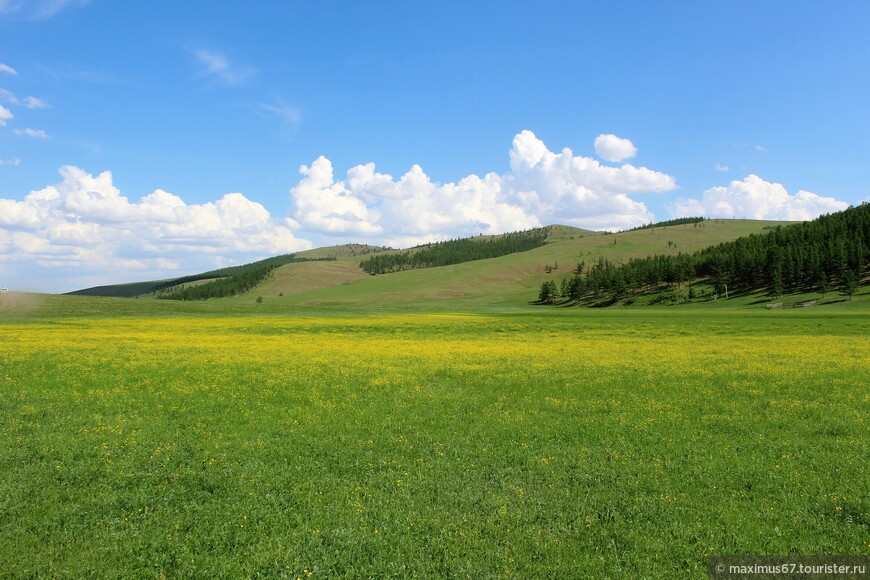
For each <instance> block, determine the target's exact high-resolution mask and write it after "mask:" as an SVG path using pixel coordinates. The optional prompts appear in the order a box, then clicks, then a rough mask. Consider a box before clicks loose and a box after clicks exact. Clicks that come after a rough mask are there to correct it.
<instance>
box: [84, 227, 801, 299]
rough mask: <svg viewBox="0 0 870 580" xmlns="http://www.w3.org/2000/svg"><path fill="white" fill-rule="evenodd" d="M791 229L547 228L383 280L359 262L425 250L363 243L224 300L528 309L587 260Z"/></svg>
mask: <svg viewBox="0 0 870 580" xmlns="http://www.w3.org/2000/svg"><path fill="white" fill-rule="evenodd" d="M788 223H790V222H770V221H757V220H725V219H717V220H706V221H703V222H701V223H688V224H680V225H669V226H658V227H657V226H653V227H646V228H643V229H636V230H631V231H625V232H620V233H613V234H610V233H603V232H593V231H589V230H583V229H579V228H573V227H570V226H561V225H555V226H549V227H548V228H546V231H547V243H546V244H544V245H542V246H540V247H536V248H534V249H531V250H528V251H522V252H515V253H511V254H508V255H504V256H499V257H496V258H489V259H484V260H476V261H469V262H464V263H460V264H453V265H449V266H441V267H436V268H423V269H415V270H407V271H400V272H393V273H389V274H381V275H377V276H371V275H369V274H367V273H366V272H364V271H363V270H362V269H361V268H360V266H359V264H360V262H361V261H362V260H363V259H367V258H370V257H373V256H383V255H389V254H395V253H396V252H414V251H419V248H411V249H408V250H398V251H397V250H393V249H389V248H382V247H378V246H370V245H364V244H346V245H342V246H329V247H324V248H317V249H314V250H309V251H307V252H300V253H299V254H294V255H293V258H294V260H293V261H290V262H289V263H285V264H283V265H280V266H278V267H277V268H276V269H274V270H273V271H272V273H271V275H270V276H269V277H268V278H267V279H266V280H265V281H263V282H262V283H261V284H259V285H258V286H257V287H256V288H255V289H254V290H252V291H251V292H249V293H246V294H242V295H238V296H235V297H232V298H221V299H219V300H220V301H222V302H224V303H226V306H228V307H229V306H231V305H233V304H236V305H239V304H241V303H248V302H250V301H251V300H252V298H251V297H252V296H253V297H262V298H263V307H264V308H287V307H302V308H318V309H345V308H412V309H425V308H437V309H466V308H481V307H484V308H488V307H492V308H512V307H524V306H527V305H528V304H529V302H530V301H531V300H532V299H533V298H534V296H535V293H536V292H537V288H538V287H539V286H540V285H541V283H542V282H543V281H546V280H561V279H562V278H563V277H565V276H568V275H570V274H571V271H572V269H573V268H575V267H576V265H577V263H578V262H580V261H584V262H585V263H586V264H591V263H593V262H595V261H597V260H598V259H599V258H606V259H607V260H610V261H611V262H614V263H617V264H619V263H625V262H628V261H629V260H631V259H632V258H642V257H645V256H652V255H663V254H665V255H673V254H676V253H678V252H683V253H687V252H694V251H696V250H701V249H703V248H706V247H709V246H712V245H715V244H719V243H721V242H726V241H730V240H734V239H736V238H739V237H741V236H746V235H749V234H759V233H763V232H765V231H766V230H769V229H772V228H775V227H776V226H779V225H787V224H788ZM495 238H498V236H482V237H476V238H473V239H479V240H481V241H487V240H491V239H495ZM300 260H303V261H300ZM305 260H319V261H305ZM261 262H262V261H261ZM261 262H258V263H261ZM206 275H208V276H209V277H214V276H215V273H214V272H210V273H204V274H202V275H198V276H188V277H184V278H179V279H178V280H191V279H199V278H203V277H206ZM161 282H162V283H164V284H165V281H156V282H143V283H138V284H123V285H117V286H103V287H99V288H97V289H88V290H82V291H77V292H75V294H84V295H92V296H96V295H99V296H124V297H132V296H136V295H138V296H140V297H143V298H145V297H149V296H150V295H149V292H150V291H152V290H150V289H152V288H154V287H156V286H157V285H158V284H160V283H161ZM131 292H138V294H132V293H131Z"/></svg>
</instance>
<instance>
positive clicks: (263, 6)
mask: <svg viewBox="0 0 870 580" xmlns="http://www.w3.org/2000/svg"><path fill="white" fill-rule="evenodd" d="M868 28H870V4H867V3H865V2H858V1H855V2H825V3H821V2H597V3H584V2H537V3H528V2H522V3H520V2H503V1H500V2H475V3H470V2H437V3H435V2H426V3H424V2H231V1H226V2H195V1H186V2H161V1H157V2H147V3H133V2H108V1H106V0H91V1H85V0H0V107H2V109H0V285H4V286H9V287H13V288H19V289H26V290H40V291H52V292H54V291H67V290H72V289H75V288H79V287H83V286H88V285H94V284H101V283H112V282H122V281H129V280H142V279H154V278H162V277H168V276H174V275H182V274H188V273H192V272H196V271H201V270H203V269H210V268H212V267H215V266H220V265H225V264H234V263H240V262H245V261H250V260H252V259H257V258H261V257H265V256H269V255H274V254H278V253H286V252H291V251H297V250H300V249H305V248H307V247H311V246H321V245H330V244H334V243H345V242H351V241H353V242H371V243H381V244H389V245H392V246H404V245H410V244H413V243H418V242H422V241H428V240H434V239H443V238H446V237H455V236H460V235H474V234H477V233H481V232H483V233H495V232H499V231H505V230H510V229H520V228H524V227H531V226H534V225H546V224H549V223H567V224H572V225H577V226H581V227H588V228H592V229H603V228H609V229H612V228H622V227H630V226H633V225H639V224H640V223H645V222H648V221H650V220H652V219H654V220H662V219H670V218H672V217H676V216H680V215H697V214H703V215H709V216H720V217H753V218H762V219H810V218H812V217H815V216H816V215H819V214H820V213H825V212H829V211H836V210H838V209H842V208H844V207H846V206H847V205H849V204H857V203H860V202H862V201H864V200H867V199H868V197H870V185H868V180H867V178H866V167H867V166H868V162H870V148H868V144H867V135H868V129H870V107H867V103H868V102H870V72H868V71H870V68H868V66H867V63H868V59H870V42H868V40H867V39H866V38H867V35H866V30H867V29H868ZM596 142H597V143H598V146H597V147H596ZM565 148H568V149H570V151H565ZM371 164H373V165H371Z"/></svg>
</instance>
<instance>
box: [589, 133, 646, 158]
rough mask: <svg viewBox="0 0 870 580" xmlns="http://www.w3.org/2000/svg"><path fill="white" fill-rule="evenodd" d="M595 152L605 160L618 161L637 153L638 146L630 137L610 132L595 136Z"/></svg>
mask: <svg viewBox="0 0 870 580" xmlns="http://www.w3.org/2000/svg"><path fill="white" fill-rule="evenodd" d="M595 153H597V154H598V156H599V157H601V158H602V159H604V160H605V161H611V162H614V163H618V162H619V161H623V160H625V159H631V158H632V157H634V156H635V155H637V147H635V146H634V143H632V142H631V141H630V140H628V139H622V138H620V137H617V136H616V135H612V134H609V133H608V134H602V135H599V136H598V137H596V138H595Z"/></svg>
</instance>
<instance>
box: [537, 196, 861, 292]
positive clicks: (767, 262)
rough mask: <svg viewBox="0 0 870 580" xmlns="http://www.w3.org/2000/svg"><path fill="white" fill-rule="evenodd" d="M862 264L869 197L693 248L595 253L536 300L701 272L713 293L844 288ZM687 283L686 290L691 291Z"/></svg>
mask: <svg viewBox="0 0 870 580" xmlns="http://www.w3.org/2000/svg"><path fill="white" fill-rule="evenodd" d="M868 265H870V204H867V203H863V204H861V205H860V206H857V207H852V208H849V209H847V210H845V211H842V212H837V213H833V214H827V215H823V216H821V217H819V218H817V219H815V220H813V221H810V222H804V223H800V224H794V225H789V226H777V227H776V228H774V229H773V230H771V231H769V232H766V233H763V234H750V235H749V236H745V237H741V238H738V239H736V240H733V241H731V242H723V243H721V244H718V245H715V246H711V247H709V248H705V249H703V250H700V251H697V252H695V253H693V254H684V253H679V254H677V255H668V256H650V257H647V258H640V259H632V260H630V261H629V262H628V263H627V264H622V265H617V264H613V263H612V262H610V261H609V260H606V259H604V258H600V259H599V260H598V262H596V263H594V264H591V265H589V266H588V267H587V265H586V264H585V263H583V262H581V263H580V264H578V265H577V268H576V269H575V271H574V276H573V277H572V278H565V279H564V280H562V282H561V284H560V285H557V284H556V282H555V281H553V280H548V281H546V282H544V283H543V284H542V285H541V289H540V292H539V294H538V300H539V302H541V303H543V304H553V303H555V302H557V301H563V300H564V301H571V302H576V303H580V302H583V301H588V300H600V299H602V298H604V299H607V300H609V301H611V302H615V301H617V300H620V299H623V298H625V297H627V296H629V295H631V294H639V293H644V292H649V291H655V290H659V289H661V288H662V287H665V288H667V287H674V286H682V285H683V284H685V283H686V282H691V281H693V280H696V279H701V280H702V281H705V282H707V283H709V284H711V285H712V291H713V293H714V294H717V295H722V294H724V292H725V290H726V288H727V289H728V291H729V292H730V293H742V292H749V291H756V290H767V292H768V294H769V295H770V296H774V297H777V296H782V295H783V294H785V293H788V292H799V291H818V292H820V293H821V294H823V295H824V294H825V293H826V292H828V291H829V290H831V289H834V288H839V289H841V290H842V291H843V292H845V293H846V294H848V295H849V296H851V295H852V293H853V292H854V291H855V289H856V288H857V286H858V285H859V284H860V283H861V281H862V280H863V279H864V277H865V275H866V273H867V270H868ZM693 291H694V288H692V287H691V286H690V287H689V295H688V297H689V298H690V299H691V298H693V296H692V293H693Z"/></svg>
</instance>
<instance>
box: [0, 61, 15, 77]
mask: <svg viewBox="0 0 870 580" xmlns="http://www.w3.org/2000/svg"><path fill="white" fill-rule="evenodd" d="M0 73H6V74H9V75H17V74H18V71H16V70H15V69H14V68H12V67H11V66H9V65H8V64H4V63H2V62H0Z"/></svg>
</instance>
